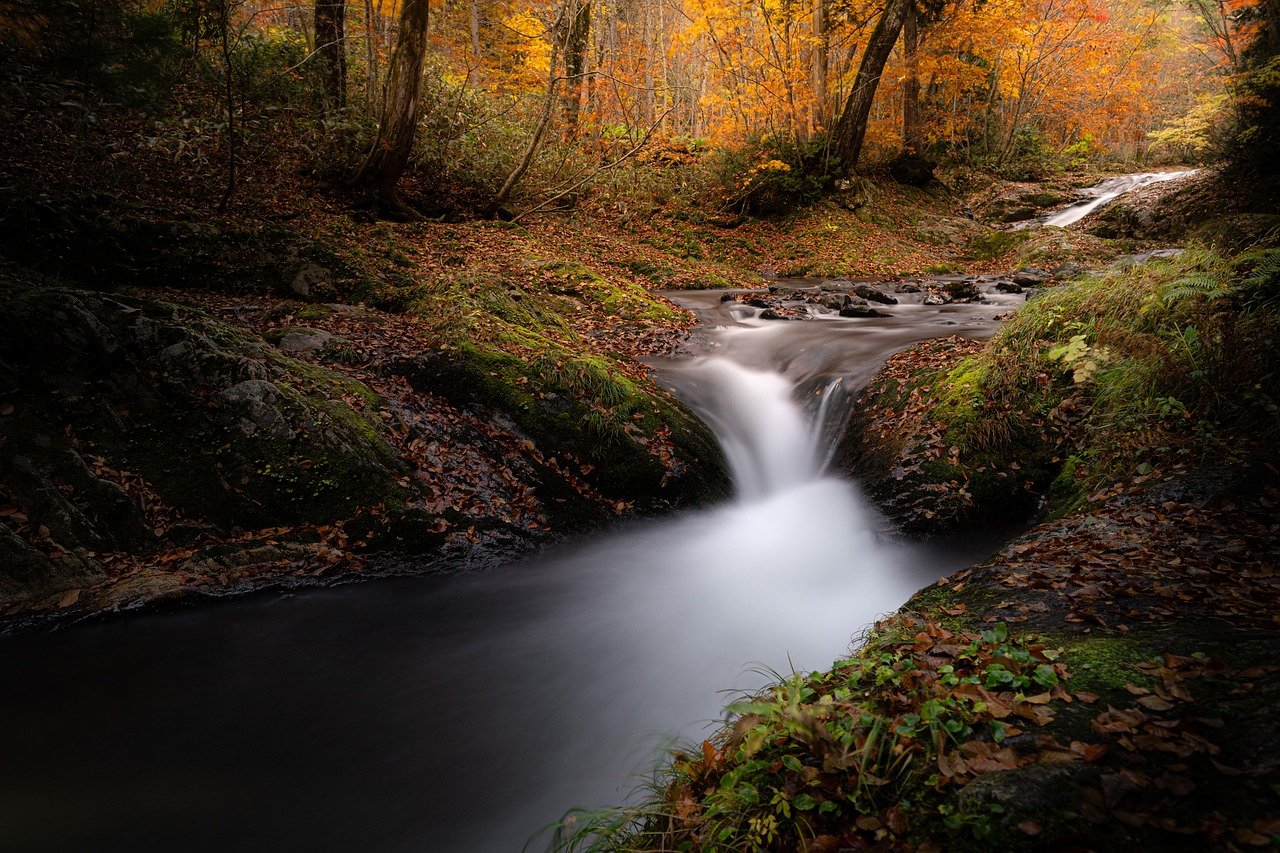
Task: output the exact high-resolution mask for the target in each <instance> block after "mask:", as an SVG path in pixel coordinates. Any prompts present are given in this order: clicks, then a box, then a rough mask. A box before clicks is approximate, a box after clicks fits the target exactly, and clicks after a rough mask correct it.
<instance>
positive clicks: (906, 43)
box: [902, 3, 924, 154]
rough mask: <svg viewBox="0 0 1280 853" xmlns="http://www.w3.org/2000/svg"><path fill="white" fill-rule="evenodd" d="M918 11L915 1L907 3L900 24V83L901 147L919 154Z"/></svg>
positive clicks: (921, 132) (922, 139) (920, 133)
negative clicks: (903, 68) (903, 74)
mask: <svg viewBox="0 0 1280 853" xmlns="http://www.w3.org/2000/svg"><path fill="white" fill-rule="evenodd" d="M919 49H920V12H919V10H917V9H916V5H915V3H909V4H907V19H906V21H905V22H903V26H902V59H903V62H904V63H905V64H906V66H907V79H906V80H905V81H903V84H902V147H903V148H905V149H907V150H908V151H910V152H911V153H913V154H919V153H920V148H921V143H922V142H923V141H924V134H923V131H922V128H921V122H920V64H919V62H918V60H917V55H918V53H919Z"/></svg>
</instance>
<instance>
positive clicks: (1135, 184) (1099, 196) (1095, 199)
mask: <svg viewBox="0 0 1280 853" xmlns="http://www.w3.org/2000/svg"><path fill="white" fill-rule="evenodd" d="M1196 171H1197V170H1195V169H1189V170H1187V171H1182V172H1147V173H1144V174H1140V175H1121V176H1119V177H1116V178H1108V179H1107V180H1105V181H1103V182H1102V183H1100V184H1098V185H1097V186H1095V187H1090V188H1089V189H1088V190H1086V191H1085V192H1086V193H1087V194H1088V195H1089V196H1090V198H1089V200H1088V201H1084V202H1081V203H1080V204H1074V205H1072V206H1070V207H1068V208H1065V209H1063V210H1060V211H1058V212H1057V213H1055V214H1054V215H1052V216H1050V217H1049V218H1048V219H1046V220H1044V222H1043V223H1042V224H1044V225H1056V226H1058V227H1059V228H1065V227H1067V226H1068V225H1071V224H1072V223H1074V222H1079V221H1080V220H1081V219H1084V218H1085V217H1086V216H1088V215H1089V214H1090V213H1093V212H1094V211H1095V210H1097V209H1098V208H1099V207H1102V206H1103V205H1104V204H1106V203H1107V202H1109V201H1112V200H1114V199H1116V198H1119V197H1120V196H1122V195H1124V194H1125V193H1127V192H1132V191H1133V190H1136V189H1138V188H1139V187H1145V186H1148V185H1150V184H1156V183H1160V182H1162V181H1173V180H1177V179H1178V178H1183V177H1186V176H1187V175H1193V174H1195V173H1196Z"/></svg>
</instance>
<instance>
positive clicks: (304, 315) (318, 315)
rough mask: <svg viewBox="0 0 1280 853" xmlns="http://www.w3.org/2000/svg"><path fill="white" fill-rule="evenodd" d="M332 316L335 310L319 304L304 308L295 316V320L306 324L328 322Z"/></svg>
mask: <svg viewBox="0 0 1280 853" xmlns="http://www.w3.org/2000/svg"><path fill="white" fill-rule="evenodd" d="M331 316H333V309H332V308H330V307H329V306H328V305H323V304H321V303H318V302H316V303H312V304H311V305H306V306H304V307H303V308H301V309H299V311H298V312H297V313H296V314H294V315H293V317H294V319H295V320H300V321H302V322H304V323H308V322H314V321H316V320H326V319H328V318H329V317H331Z"/></svg>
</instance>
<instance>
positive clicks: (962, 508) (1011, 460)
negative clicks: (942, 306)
mask: <svg viewBox="0 0 1280 853" xmlns="http://www.w3.org/2000/svg"><path fill="white" fill-rule="evenodd" d="M982 347H983V344H982V343H980V342H977V341H968V340H964V339H961V338H944V339H937V340H933V341H927V342H925V343H923V344H919V345H918V346H916V347H914V348H912V349H910V350H907V351H906V352H904V353H900V354H898V355H896V356H894V357H893V358H892V359H890V361H889V364H888V366H887V367H886V370H885V371H884V372H882V373H881V374H880V375H879V376H877V378H876V379H875V380H874V381H873V382H872V383H871V384H870V385H868V386H867V388H866V389H864V390H863V392H862V394H861V395H860V396H859V398H858V400H857V403H856V406H855V409H854V413H853V416H852V418H851V419H850V426H849V429H848V431H847V432H846V435H845V438H844V441H843V443H842V446H841V459H842V464H843V466H844V468H845V469H846V470H847V471H849V472H850V473H852V474H853V475H854V476H856V477H857V478H858V479H859V480H860V481H861V482H862V483H863V484H864V487H865V488H866V490H867V492H868V494H869V495H870V496H871V497H872V498H874V499H875V500H876V501H877V502H878V503H879V504H880V506H881V508H882V509H883V510H884V511H885V513H886V514H887V515H888V516H889V518H890V519H891V520H892V521H893V522H894V523H895V524H896V525H897V526H898V527H899V528H900V529H902V530H903V531H905V532H908V533H911V534H914V535H923V536H934V535H947V534H951V533H954V532H957V531H959V530H963V529H965V528H967V527H970V526H1001V525H1004V524H1013V523H1017V522H1019V521H1022V520H1024V519H1025V518H1027V517H1029V516H1030V515H1031V514H1032V513H1033V512H1034V511H1035V510H1036V508H1037V506H1038V505H1039V503H1040V500H1041V496H1042V494H1043V492H1044V491H1045V489H1046V488H1047V484H1048V483H1049V481H1051V480H1052V479H1053V477H1054V475H1055V474H1056V473H1057V465H1056V462H1055V461H1054V459H1053V453H1054V445H1053V443H1052V442H1051V441H1049V440H1048V438H1047V436H1043V435H1041V434H1040V433H1039V432H1037V431H1036V430H1034V429H1028V428H1027V422H1028V421H1034V420H1035V417H1036V416H1035V413H1034V412H1030V411H1028V412H1022V411H1014V410H1013V409H1012V408H1011V407H1009V406H1007V405H1004V404H1002V403H1000V402H997V401H993V400H990V399H988V398H987V397H986V396H985V394H984V389H985V382H984V379H985V375H986V373H987V372H988V371H990V370H992V369H993V368H992V365H991V363H990V362H989V361H988V360H987V359H983V358H978V357H976V356H977V354H978V353H979V352H981V351H982ZM1031 408H1034V406H1033V407H1031Z"/></svg>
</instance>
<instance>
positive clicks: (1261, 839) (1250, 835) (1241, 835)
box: [1235, 826, 1271, 847]
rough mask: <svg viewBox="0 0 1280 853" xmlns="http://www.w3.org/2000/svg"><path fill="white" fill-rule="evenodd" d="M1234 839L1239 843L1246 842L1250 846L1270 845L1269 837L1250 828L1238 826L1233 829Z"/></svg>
mask: <svg viewBox="0 0 1280 853" xmlns="http://www.w3.org/2000/svg"><path fill="white" fill-rule="evenodd" d="M1235 836H1236V841H1239V842H1240V843H1241V844H1247V845H1249V846H1250V847H1270V846H1271V837H1270V836H1268V835H1263V834H1261V833H1258V832H1254V831H1253V830H1252V829H1248V828H1246V827H1243V826H1242V827H1240V828H1239V829H1237V830H1236V831H1235Z"/></svg>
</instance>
